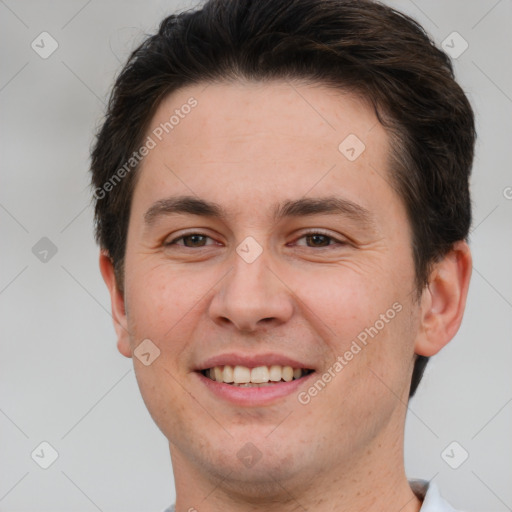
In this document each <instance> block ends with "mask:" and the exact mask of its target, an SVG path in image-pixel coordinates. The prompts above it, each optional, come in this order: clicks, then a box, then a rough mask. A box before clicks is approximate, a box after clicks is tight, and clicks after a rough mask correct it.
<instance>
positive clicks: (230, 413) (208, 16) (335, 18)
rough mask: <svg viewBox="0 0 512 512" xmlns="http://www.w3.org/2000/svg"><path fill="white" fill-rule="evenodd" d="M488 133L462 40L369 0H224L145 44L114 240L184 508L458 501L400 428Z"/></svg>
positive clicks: (464, 249) (113, 150) (183, 17)
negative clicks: (479, 118)
mask: <svg viewBox="0 0 512 512" xmlns="http://www.w3.org/2000/svg"><path fill="white" fill-rule="evenodd" d="M474 138H475V134H474V120H473V113H472V110H471V107H470V105H469V103H468V101H467V99H466V97H465V95H464V93H463V92H462V90H461V88H460V87H459V86H458V85H457V83H456V82H455V81H454V78H453V72H452V68H451V64H450V61H449V59H448V57H446V55H445V54H443V53H442V52H441V51H440V50H438V49H437V48H436V47H435V46H434V45H433V44H432V43H431V41H430V40H429V38H428V37H427V35H426V34H425V33H424V32H423V30H422V29H421V28H420V27H419V26H418V25H417V24H416V23H415V22H414V21H412V20H411V19H409V18H407V17H406V16H404V15H402V14H400V13H397V12H396V11H393V10H392V9H390V8H388V7H386V6H383V5H381V4H378V3H374V2H372V1H369V0H361V1H343V0H294V1H289V0H286V1H284V0H283V1H280V2H276V1H275V0H273V1H261V0H259V1H258V2H251V1H248V0H211V1H210V2H207V3H206V4H205V5H204V6H203V7H202V8H201V9H198V10H196V11H188V12H185V13H183V14H180V15H177V16H170V17H169V18H167V19H165V20H164V21H163V22H162V24H161V26H160V29H159V32H158V33H157V34H156V35H154V36H152V37H150V38H148V39H147V40H146V41H145V42H144V43H143V44H142V45H141V46H140V47H139V48H138V49H137V50H136V51H135V52H134V53H133V54H132V56H131V57H130V59H129V62H128V63H127V65H126V66H125V68H124V69H123V71H122V73H121V74H120V76H119V77H118V79H117V81H116V84H115V86H114V89H113V92H112V96H111V100H110V103H109V108H108V112H107V116H106V119H105V122H104V124H103V126H102V128H101V130H100V132H99V133H98V136H97V140H96V143H95V147H94V149H93V153H92V173H93V187H94V197H95V199H96V222H97V225H96V228H97V239H98V241H99V243H100V246H101V255H100V268H101V272H102V275H103V278H104V280H105V282H106V284H107V286H108V289H109V291H110V295H111V299H112V315H113V318H114V324H115V329H116V333H117V338H118V341H117V344H118V349H119V351H120V352H121V353H122V354H123V355H125V356H126V357H132V356H135V357H133V362H134V367H135V373H136V377H137V381H138V384H139V387H140V390H141V394H142V396H143V399H144V401H145V403H146V406H147V407H148V410H149V412H150V414H151V415H152V417H153V419H154V421H155V422H156V424H157V425H158V427H159V428H160V429H161V431H162V432H163V434H164V435H165V436H166V437H167V439H168V440H169V448H170V454H171V459H172V465H173V471H174V477H175V485H176V493H177V497H176V508H175V510H176V511H177V512H184V511H193V510H198V511H199V512H217V511H220V510H222V511H260V510H261V511H263V510H265V511H274V510H276V511H277V510H279V511H280V512H282V511H291V510H315V511H317V512H323V511H334V510H344V511H360V510H365V511H374V510H375V511H383V510H386V511H387V510H389V511H397V512H398V511H399V510H400V511H402V512H412V511H416V512H417V511H418V510H420V509H421V510H422V511H423V512H426V511H427V512H428V511H432V510H436V511H438V510H453V509H452V508H451V507H450V506H449V505H448V504H447V503H446V502H444V501H443V499H442V498H441V496H440V495H439V493H438V491H437V489H436V487H435V486H434V485H433V484H431V485H429V484H428V482H421V481H416V482H409V481H408V480H407V477H406V475H405V471H404V463H403V432H404V423H405V416H406V410H407V401H408V399H409V397H410V396H412V394H413V393H414V391H415V389H416V387H417V385H418V383H419V381H420V379H421V375H422V372H423V369H424V367H425V363H426V361H427V359H428V357H430V356H432V355H434V354H436V353H437V352H438V351H439V350H441V349H442V348H443V347H444V346H445V345H446V344H447V343H448V342H449V341H450V340H451V339H452V338H453V336H454V335H455V333H456V332H457V330H458V328H459V325H460V323H461V320H462V315H463V311H464V307H465V300H466V295H467V291H468V286H469V279H470V274H471V255H470V251H469V248H468V245H467V243H466V238H467V235H468V230H469V226H470V223H471V209H470V198H469V189H468V180H469V174H470V169H471V164H472V158H473V146H474ZM169 510H174V508H171V509H169Z"/></svg>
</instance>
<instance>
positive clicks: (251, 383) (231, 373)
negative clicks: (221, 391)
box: [198, 365, 314, 388]
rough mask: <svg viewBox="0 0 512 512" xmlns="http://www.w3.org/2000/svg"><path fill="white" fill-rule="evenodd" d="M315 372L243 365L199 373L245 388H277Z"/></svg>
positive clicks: (306, 369) (213, 368)
mask: <svg viewBox="0 0 512 512" xmlns="http://www.w3.org/2000/svg"><path fill="white" fill-rule="evenodd" d="M313 372H314V370H312V369H309V368H293V367H292V366H280V365H271V366H256V367H253V368H249V367H248V366H242V365H236V366H231V365H223V366H214V367H211V368H206V369H204V370H198V373H200V374H201V375H203V376H204V377H206V378H208V379H210V380H212V381H215V382H219V383H223V384H228V385H230V386H233V387H244V388H257V387H267V386H275V385H276V384H280V383H284V382H292V381H295V380H300V379H302V378H304V377H306V376H308V375H310V374H311V373H313Z"/></svg>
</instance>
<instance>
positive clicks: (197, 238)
mask: <svg viewBox="0 0 512 512" xmlns="http://www.w3.org/2000/svg"><path fill="white" fill-rule="evenodd" d="M204 238H205V237H204V236H203V235H188V236H186V237H185V238H184V239H183V241H184V243H185V245H186V246H187V247H197V245H198V244H197V242H201V241H204ZM187 241H192V243H191V244H189V243H187ZM199 245H204V244H199Z"/></svg>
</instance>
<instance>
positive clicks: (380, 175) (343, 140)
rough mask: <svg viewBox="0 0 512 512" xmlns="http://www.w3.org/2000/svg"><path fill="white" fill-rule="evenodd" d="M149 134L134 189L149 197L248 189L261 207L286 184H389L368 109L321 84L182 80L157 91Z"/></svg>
mask: <svg viewBox="0 0 512 512" xmlns="http://www.w3.org/2000/svg"><path fill="white" fill-rule="evenodd" d="M146 137H149V138H151V139H152V140H153V142H154V148H153V149H151V151H150V152H149V154H148V155H147V156H146V157H145V158H144V160H143V162H142V165H141V169H140V171H139V172H140V173H141V176H140V177H139V183H138V185H137V187H136V194H135V195H136V196H137V195H139V196H140V195H150V196H151V198H152V199H153V200H154V201H156V200H158V199H161V198H162V197H160V196H162V194H163V191H164V190H166V191H167V192H170V191H171V190H172V191H174V190H176V192H178V190H179V192H180V193H185V192H186V193H187V194H188V195H190V194H201V195H206V196H209V198H210V199H212V200H217V202H221V201H218V200H219V199H220V198H221V196H222V197H224V198H225V199H227V198H229V195H228V190H229V191H230V192H231V193H232V194H234V193H236V191H237V189H238V190H239V191H242V190H244V191H246V190H248V189H250V190H251V191H252V196H251V199H252V202H253V203H254V204H259V205H260V206H261V204H262V202H265V203H267V202H272V204H275V203H276V202H277V201H275V199H276V198H277V197H278V196H282V194H283V193H286V194H287V195H288V196H290V197H302V196H304V195H307V194H308V193H309V191H312V190H313V189H315V195H318V194H319V193H320V194H322V193H327V192H329V193H331V192H332V188H333V187H334V186H337V185H340V186H342V188H344V189H345V192H346V194H345V195H346V196H348V198H349V199H352V200H357V199H358V198H357V197H355V196H354V194H355V195H356V196H357V191H358V190H362V189H364V188H365V187H366V188H368V189H370V188H373V189H375V187H376V186H377V188H379V187H380V188H383V187H386V181H387V155H388V151H389V142H388V137H387V134H386V132H385V130H384V129H383V127H382V126H381V125H380V123H379V122H378V120H377V118H376V116H375V113H374V112H373V109H372V108H371V107H370V106H369V105H368V104H367V103H365V102H363V101H362V100H361V99H359V98H357V97H355V96H354V95H352V94H349V93H347V92H343V91H340V90H334V89H333V88H329V87H327V86H323V85H318V84H316V85H314V84H313V85H312V84H309V85H305V84H299V83H296V82H280V81H276V82H265V83H261V82H257V83H252V82H249V83H247V82H230V83H214V84H213V83H212V84H197V85H194V86H188V87H184V88H182V89H179V90H178V91H175V92H174V93H172V94H170V95H169V96H168V97H166V98H165V99H164V100H163V102H162V103H161V104H160V106H159V108H158V109H157V111H156V113H155V115H154V116H153V118H152V120H151V122H150V124H149V128H148V131H147V133H146ZM223 192H224V194H223ZM351 195H352V197H350V196H351ZM271 196H274V197H273V198H272V201H270V199H271ZM232 199H234V198H233V197H232ZM245 199H246V198H245ZM242 206H243V205H242Z"/></svg>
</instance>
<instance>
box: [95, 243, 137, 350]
mask: <svg viewBox="0 0 512 512" xmlns="http://www.w3.org/2000/svg"><path fill="white" fill-rule="evenodd" d="M100 271H101V275H102V276H103V280H104V281H105V284H106V285H107V288H108V291H109V293H110V302H111V307H112V319H113V320H114V329H115V330H116V334H117V349H118V350H119V352H121V354H123V356H126V357H132V351H131V348H130V337H129V335H128V322H127V319H126V309H125V303H124V295H123V294H122V293H121V291H120V290H119V287H118V285H117V280H116V276H115V273H114V265H113V263H112V260H111V259H110V256H109V255H108V253H107V252H106V251H104V250H102V251H100Z"/></svg>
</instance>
